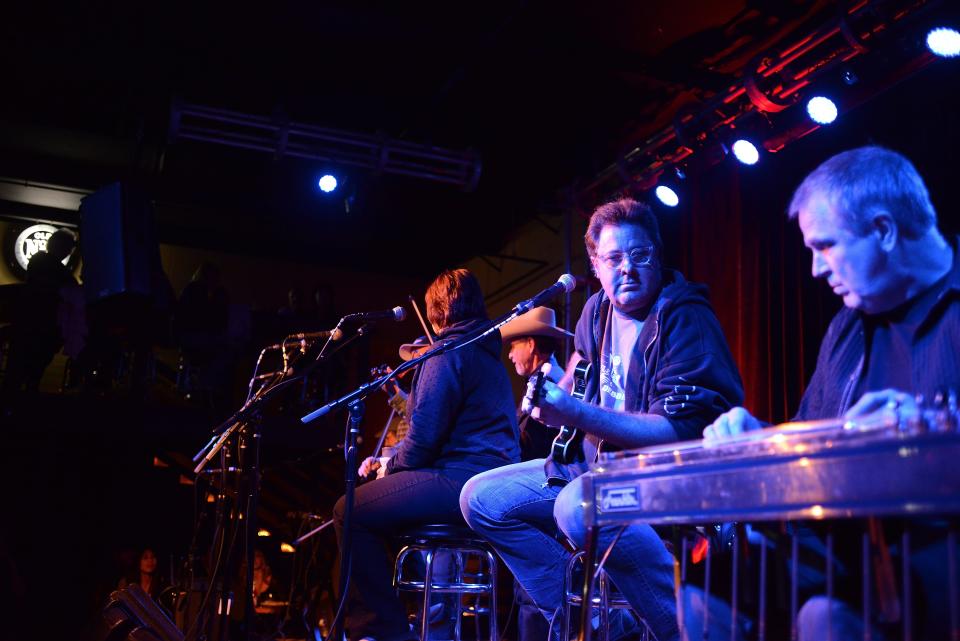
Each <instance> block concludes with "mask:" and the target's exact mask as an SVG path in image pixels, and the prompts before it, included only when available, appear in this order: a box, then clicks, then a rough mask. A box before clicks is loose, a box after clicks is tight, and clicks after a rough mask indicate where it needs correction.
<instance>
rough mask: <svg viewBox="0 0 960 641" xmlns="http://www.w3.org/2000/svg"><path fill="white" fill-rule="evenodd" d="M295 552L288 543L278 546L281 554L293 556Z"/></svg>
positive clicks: (295, 549)
mask: <svg viewBox="0 0 960 641" xmlns="http://www.w3.org/2000/svg"><path fill="white" fill-rule="evenodd" d="M296 551H297V548H295V547H293V546H292V545H290V544H289V543H281V544H280V552H282V553H283V554H293V553H294V552H296Z"/></svg>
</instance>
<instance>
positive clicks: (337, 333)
mask: <svg viewBox="0 0 960 641" xmlns="http://www.w3.org/2000/svg"><path fill="white" fill-rule="evenodd" d="M327 337H329V338H330V339H331V340H335V341H338V340H340V339H341V338H343V330H342V329H340V328H339V327H334V328H333V329H331V330H329V331H325V332H303V333H302V334H290V335H289V336H287V338H295V339H296V340H298V341H302V340H303V339H305V338H327Z"/></svg>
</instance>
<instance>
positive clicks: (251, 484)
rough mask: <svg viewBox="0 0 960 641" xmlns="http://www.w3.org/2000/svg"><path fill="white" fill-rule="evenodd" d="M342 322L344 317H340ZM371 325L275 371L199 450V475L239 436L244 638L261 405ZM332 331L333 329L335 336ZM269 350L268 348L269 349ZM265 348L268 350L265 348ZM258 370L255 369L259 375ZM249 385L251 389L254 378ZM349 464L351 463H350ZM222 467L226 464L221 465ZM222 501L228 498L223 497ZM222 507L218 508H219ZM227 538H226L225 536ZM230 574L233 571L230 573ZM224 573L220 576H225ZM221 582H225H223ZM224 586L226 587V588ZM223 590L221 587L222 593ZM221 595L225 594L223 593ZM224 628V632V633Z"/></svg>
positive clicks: (250, 610)
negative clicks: (290, 372)
mask: <svg viewBox="0 0 960 641" xmlns="http://www.w3.org/2000/svg"><path fill="white" fill-rule="evenodd" d="M341 323H342V320H341ZM339 327H340V323H338V324H337V328H339ZM369 327H370V326H369V325H368V324H364V325H362V326H361V327H360V328H359V329H357V331H356V332H355V333H354V334H353V335H352V336H351V337H349V338H348V339H347V340H345V341H343V342H342V343H341V344H340V345H338V346H337V347H336V349H333V350H330V351H329V353H327V354H325V353H324V352H325V351H326V350H327V347H328V346H329V345H330V340H329V338H328V340H327V343H325V344H324V346H323V348H322V349H321V352H320V354H318V355H317V357H316V359H315V361H314V362H313V363H310V364H309V365H308V366H307V367H305V368H303V371H301V372H299V373H298V374H297V375H295V376H291V377H289V378H285V377H286V376H287V370H286V368H285V369H284V371H282V372H276V373H275V377H274V379H273V381H271V382H270V383H267V384H265V385H264V386H263V387H261V388H260V390H258V391H257V392H256V393H255V394H253V395H252V397H251V396H250V395H248V398H247V401H246V402H245V403H244V404H243V407H241V408H240V409H239V410H237V411H236V412H235V413H234V414H233V415H232V416H231V417H230V418H228V419H227V420H226V421H224V422H223V423H221V424H220V425H218V426H217V427H216V428H214V430H213V436H212V437H211V438H210V440H209V441H208V442H207V443H206V445H204V446H203V448H201V450H200V451H199V452H197V453H196V454H195V455H194V457H193V461H194V462H195V463H197V466H196V467H195V468H194V470H193V471H194V474H196V475H199V474H201V473H202V472H203V469H204V467H206V465H207V463H209V462H210V461H211V460H212V459H213V458H214V457H215V456H216V455H217V453H219V452H221V451H226V450H223V447H224V446H225V444H226V443H227V441H228V440H229V439H230V437H231V436H233V435H234V434H238V436H239V454H240V457H239V458H240V460H239V464H238V467H239V469H240V474H241V476H240V479H241V483H240V487H238V498H240V500H239V501H238V502H237V505H236V510H235V513H236V518H237V519H238V520H243V521H244V526H245V528H244V529H245V533H244V534H245V546H244V547H245V550H244V551H245V558H246V576H245V577H244V590H245V591H246V594H245V595H244V596H245V601H244V603H245V608H244V617H243V620H244V632H243V637H244V638H246V639H249V638H250V635H251V631H252V629H253V616H254V605H253V589H254V588H253V560H254V546H253V541H255V540H256V535H257V525H256V520H257V519H256V516H257V505H258V503H259V495H260V440H261V415H262V405H263V403H264V402H265V401H267V400H268V399H270V398H272V397H273V396H275V395H276V394H277V392H278V391H279V390H281V389H285V388H287V387H288V386H289V385H290V384H292V383H295V382H297V381H299V380H303V379H306V378H307V377H308V376H309V375H310V374H312V373H313V371H314V370H315V369H316V368H317V367H319V365H320V363H321V362H324V361H325V360H326V359H327V358H329V357H330V356H332V355H333V354H335V353H337V352H339V351H340V350H341V349H343V348H344V347H346V346H347V345H348V344H350V343H351V342H353V341H354V340H356V339H357V338H358V337H360V336H363V335H365V334H366V332H367V330H368V329H369ZM332 333H333V332H331V335H332ZM267 349H269V348H267ZM264 351H266V350H264ZM260 356H261V358H262V357H263V352H261V355H260ZM259 364H260V359H258V360H257V367H258V368H259ZM256 375H257V373H256V371H255V372H254V376H255V377H256ZM250 388H251V390H252V381H251V385H250ZM360 416H361V417H362V404H361V409H360ZM359 421H360V419H359V418H358V419H357V420H356V423H355V424H353V423H352V424H351V430H357V432H358V433H359ZM351 455H352V457H353V461H354V462H353V463H352V464H353V465H355V464H356V463H355V461H356V448H355V446H354V450H353V452H348V460H349V456H351ZM348 464H350V463H348ZM222 467H223V466H222ZM220 500H225V498H224V499H220ZM218 510H219V508H218ZM221 518H222V519H223V520H227V519H229V517H228V516H223V517H221ZM223 535H224V537H226V529H225V528H224V533H223ZM224 541H226V538H224ZM227 554H228V558H227V560H226V567H227V568H230V566H231V559H230V557H231V556H232V555H231V554H230V551H229V550H228V551H227ZM227 574H228V572H224V573H223V575H227ZM229 574H232V570H231V572H229ZM223 575H221V576H223ZM215 578H216V577H210V584H211V585H212V584H213V582H214V579H215ZM221 583H222V582H221ZM223 589H226V588H225V587H224V588H223ZM222 591H223V590H221V592H222ZM221 597H222V595H221ZM231 600H232V599H231V598H230V597H229V596H228V598H227V606H226V607H225V608H223V609H222V611H221V613H220V615H219V616H220V618H221V619H222V620H223V621H224V626H226V623H225V622H226V620H227V618H228V617H229V602H230V601H231ZM220 603H221V604H222V603H223V599H222V598H221V599H220ZM198 616H203V613H198ZM224 630H225V627H224V628H223V630H221V634H223V631H224Z"/></svg>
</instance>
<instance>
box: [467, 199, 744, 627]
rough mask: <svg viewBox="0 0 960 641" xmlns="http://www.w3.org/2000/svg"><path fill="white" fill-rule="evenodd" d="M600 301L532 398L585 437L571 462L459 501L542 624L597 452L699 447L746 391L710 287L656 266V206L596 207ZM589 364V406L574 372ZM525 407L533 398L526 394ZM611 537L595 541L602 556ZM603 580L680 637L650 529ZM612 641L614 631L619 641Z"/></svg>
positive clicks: (625, 544)
mask: <svg viewBox="0 0 960 641" xmlns="http://www.w3.org/2000/svg"><path fill="white" fill-rule="evenodd" d="M585 242H586V247H587V253H588V254H589V256H590V259H591V262H592V264H593V269H594V272H595V273H596V275H597V277H598V278H599V279H600V284H601V286H602V289H601V291H600V292H598V293H597V294H595V295H594V296H592V297H591V298H590V299H589V300H588V301H587V303H586V305H585V307H584V310H583V313H582V314H581V316H580V320H579V322H578V323H577V331H576V337H575V346H576V353H575V354H574V356H573V358H571V361H570V363H569V365H568V368H567V373H566V374H565V375H564V377H563V379H561V380H560V382H559V383H558V384H554V383H552V382H550V381H549V380H545V381H544V382H543V383H542V390H541V391H540V393H538V394H534V395H533V396H535V398H533V399H531V400H532V403H531V404H532V405H533V407H534V410H533V411H534V416H535V417H537V415H538V414H539V419H540V420H541V421H543V422H544V423H546V424H548V425H554V426H558V425H567V426H573V427H576V428H579V429H580V430H582V431H583V432H584V434H585V438H584V440H583V441H582V444H581V445H579V446H578V447H577V448H576V450H575V451H574V452H573V454H572V455H570V456H569V457H568V458H569V459H570V460H569V461H566V462H561V461H559V460H556V458H557V455H556V454H554V455H551V457H548V458H547V459H546V460H544V459H535V460H533V461H527V462H525V463H519V464H515V465H508V466H506V467H501V468H498V469H495V470H490V471H488V472H484V473H482V474H479V475H478V476H475V477H473V478H472V479H471V480H470V481H468V482H467V484H466V486H464V488H463V491H462V492H461V494H460V507H461V509H462V511H463V514H464V517H465V518H466V520H467V523H469V524H470V526H471V527H472V528H473V529H474V530H476V531H477V532H478V533H479V534H481V535H482V536H484V537H485V538H486V539H488V540H489V541H490V543H491V544H492V545H493V546H494V547H495V548H496V549H497V551H498V552H499V554H500V556H501V557H502V558H503V560H504V562H505V563H506V564H507V566H508V567H509V568H510V569H511V570H512V571H513V573H514V575H515V576H516V578H517V580H518V581H519V582H520V584H521V585H523V587H524V589H525V590H526V591H527V593H528V594H529V595H530V597H531V598H532V599H533V600H534V602H535V603H536V604H537V606H538V607H539V609H540V611H541V612H542V613H543V615H544V616H545V617H546V618H547V619H548V620H555V623H554V625H553V635H552V636H553V637H554V638H555V637H556V636H557V634H558V633H559V623H560V622H559V619H554V617H555V613H556V612H557V611H558V609H559V607H560V604H561V599H562V584H563V575H564V570H565V567H566V564H567V560H568V559H569V552H568V551H567V548H566V547H565V546H564V545H563V544H562V543H561V542H560V540H559V538H560V537H559V535H560V532H559V531H558V526H559V530H560V531H562V532H563V534H565V535H566V536H567V538H569V539H570V540H571V541H573V542H574V544H576V545H582V543H583V540H584V526H583V506H582V494H581V483H580V481H579V478H578V477H580V475H582V474H583V473H584V472H586V471H587V468H588V464H589V463H590V462H592V461H593V460H594V459H595V458H596V456H597V452H598V451H599V450H600V449H601V447H602V448H603V449H611V448H637V447H643V446H648V445H655V444H659V443H666V442H671V441H677V440H683V439H693V438H697V437H699V435H700V434H701V432H702V431H703V428H704V427H705V426H706V425H708V424H710V422H711V421H713V420H714V419H715V418H716V417H717V416H719V415H720V414H721V413H723V412H725V411H727V410H728V409H729V408H731V407H734V406H736V405H737V404H738V403H740V399H742V398H743V385H742V383H741V381H740V376H739V374H738V373H737V368H736V365H735V364H734V362H733V358H732V357H731V355H730V350H729V348H728V347H727V343H726V340H725V339H724V336H723V332H722V331H721V329H720V325H719V323H718V322H717V319H716V316H715V315H714V313H713V310H712V309H711V307H710V304H709V303H708V302H707V298H706V288H705V287H703V286H702V285H696V284H694V283H690V282H688V281H686V280H685V279H684V278H683V276H681V275H680V274H679V273H678V272H676V271H673V270H670V269H665V268H664V267H663V266H662V264H661V259H662V255H663V252H662V241H661V239H660V231H659V228H658V225H657V220H656V218H655V216H654V215H653V213H652V212H651V211H650V208H649V207H647V206H646V205H644V204H642V203H639V202H637V201H634V200H629V199H622V200H617V201H614V202H611V203H608V204H606V205H603V206H601V207H599V208H598V209H597V210H596V211H595V212H594V213H593V216H592V217H591V219H590V224H589V226H588V228H587V233H586V236H585ZM583 360H585V361H587V362H589V363H590V365H591V372H592V376H588V377H587V385H586V388H585V391H584V395H583V397H584V398H583V400H579V399H577V398H575V397H574V396H572V395H571V394H570V391H571V389H572V387H573V378H574V377H573V375H572V372H573V371H574V368H575V366H576V365H577V364H579V362H580V361H583ZM528 396H529V395H528ZM615 535H616V531H615V529H609V530H607V529H601V531H600V539H599V541H600V546H601V549H604V548H605V547H606V546H608V545H609V544H610V543H611V542H612V541H613V540H614V536H615ZM605 567H606V569H607V570H608V571H609V573H610V575H611V576H612V577H613V580H614V581H615V582H616V584H617V586H618V587H619V588H620V589H621V591H622V592H623V593H624V596H626V598H627V599H628V600H629V601H630V603H631V605H633V607H634V609H635V610H636V611H637V612H638V613H639V614H640V615H641V616H642V617H643V618H644V619H645V620H646V621H647V623H648V625H649V626H650V627H651V629H652V630H653V632H654V634H655V635H656V637H657V639H658V640H659V641H669V640H671V639H676V638H678V636H679V631H678V626H677V617H676V605H675V598H674V586H673V558H672V557H671V555H670V553H669V552H668V551H667V549H666V547H665V546H664V545H663V543H662V542H661V541H660V538H659V537H658V536H657V534H656V533H655V532H654V531H653V530H652V529H651V528H650V527H649V526H646V525H632V526H630V527H629V528H627V529H626V530H625V531H624V532H623V533H622V534H621V535H620V537H619V539H617V542H616V545H615V547H614V549H613V552H612V553H611V555H610V557H609V558H608V559H607V562H606V565H605ZM617 636H618V631H617V630H611V638H616V637H617Z"/></svg>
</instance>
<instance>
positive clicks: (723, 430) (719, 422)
mask: <svg viewBox="0 0 960 641" xmlns="http://www.w3.org/2000/svg"><path fill="white" fill-rule="evenodd" d="M762 427H763V423H761V422H760V421H759V420H757V418H756V417H755V416H754V415H753V414H751V413H750V412H748V411H747V410H746V408H743V407H734V408H733V409H731V410H727V411H726V412H724V413H723V414H721V415H720V416H718V417H717V418H716V420H715V421H713V423H711V424H710V425H708V426H707V427H706V428H705V429H704V430H703V438H704V440H707V441H715V440H719V439H722V438H727V437H730V436H736V435H737V434H740V433H742V432H750V431H752V430H759V429H760V428H762Z"/></svg>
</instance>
